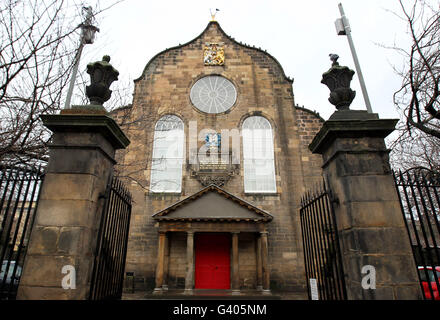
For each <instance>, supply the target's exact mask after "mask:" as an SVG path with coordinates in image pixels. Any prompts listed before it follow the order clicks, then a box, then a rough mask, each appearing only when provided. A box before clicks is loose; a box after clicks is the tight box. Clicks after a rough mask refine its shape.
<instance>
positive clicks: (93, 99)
mask: <svg viewBox="0 0 440 320" xmlns="http://www.w3.org/2000/svg"><path fill="white" fill-rule="evenodd" d="M109 62H110V57H109V56H107V55H106V56H104V57H102V61H96V62H93V63H89V64H88V65H87V73H88V74H90V82H91V83H90V85H89V86H87V87H86V95H87V97H88V98H89V99H90V104H92V105H102V104H103V103H104V102H106V101H107V100H108V99H110V96H111V94H112V91H111V90H110V85H111V84H112V82H113V81H115V80H118V75H119V72H118V70H116V69H115V68H113V66H112V65H111V64H110V63H109Z"/></svg>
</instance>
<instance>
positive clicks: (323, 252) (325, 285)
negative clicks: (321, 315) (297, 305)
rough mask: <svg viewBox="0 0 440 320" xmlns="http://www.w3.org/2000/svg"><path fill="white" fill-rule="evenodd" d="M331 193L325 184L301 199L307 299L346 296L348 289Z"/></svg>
mask: <svg viewBox="0 0 440 320" xmlns="http://www.w3.org/2000/svg"><path fill="white" fill-rule="evenodd" d="M331 199H332V197H331V194H330V191H329V190H327V188H326V187H325V184H324V185H323V186H322V187H320V188H319V191H316V192H309V193H307V194H306V195H304V196H303V198H302V199H301V209H300V218H301V230H302V237H303V247H304V259H305V267H306V279H307V287H308V293H309V299H319V300H345V299H347V293H346V288H345V281H344V271H343V267H342V259H341V251H340V248H339V239H338V233H337V230H338V229H337V226H336V219H335V215H334V210H333V205H332V201H331Z"/></svg>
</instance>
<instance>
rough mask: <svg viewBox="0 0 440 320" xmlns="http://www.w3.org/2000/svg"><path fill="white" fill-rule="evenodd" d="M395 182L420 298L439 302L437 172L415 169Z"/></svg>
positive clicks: (439, 184) (439, 198)
mask: <svg viewBox="0 0 440 320" xmlns="http://www.w3.org/2000/svg"><path fill="white" fill-rule="evenodd" d="M394 180H395V185H396V189H397V194H398V195H399V199H400V204H401V207H402V213H403V219H404V221H405V224H406V228H407V231H408V235H409V238H410V241H411V247H412V250H413V254H414V259H415V262H416V266H417V269H418V274H419V280H420V285H421V287H422V290H423V295H424V297H425V299H429V300H431V299H433V300H440V296H439V291H440V285H439V280H440V223H439V221H440V173H438V172H433V171H430V170H426V169H423V168H414V169H411V170H408V171H406V172H401V171H399V172H394Z"/></svg>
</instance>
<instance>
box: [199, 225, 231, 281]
mask: <svg viewBox="0 0 440 320" xmlns="http://www.w3.org/2000/svg"><path fill="white" fill-rule="evenodd" d="M195 240H196V243H195V253H196V263H195V265H196V266H195V267H196V270H195V288H196V289H230V248H231V237H230V235H229V234H212V233H211V234H210V233H206V234H203V233H202V234H196V239H195Z"/></svg>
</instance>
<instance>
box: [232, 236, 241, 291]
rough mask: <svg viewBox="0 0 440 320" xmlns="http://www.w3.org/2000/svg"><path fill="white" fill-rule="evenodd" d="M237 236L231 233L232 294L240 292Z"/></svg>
mask: <svg viewBox="0 0 440 320" xmlns="http://www.w3.org/2000/svg"><path fill="white" fill-rule="evenodd" d="M238 234H239V232H232V293H239V292H240V271H239V262H238Z"/></svg>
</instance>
